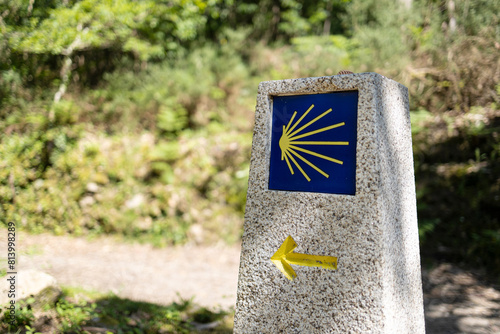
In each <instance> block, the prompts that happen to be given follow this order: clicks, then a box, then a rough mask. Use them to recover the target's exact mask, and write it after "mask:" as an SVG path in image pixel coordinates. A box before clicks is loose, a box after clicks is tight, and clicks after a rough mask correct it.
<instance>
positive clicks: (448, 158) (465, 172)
mask: <svg viewBox="0 0 500 334" xmlns="http://www.w3.org/2000/svg"><path fill="white" fill-rule="evenodd" d="M498 115H499V113H498V110H497V109H490V108H480V107H475V108H473V109H472V110H471V112H469V113H467V114H457V113H456V112H455V113H453V114H452V115H447V114H444V115H443V116H441V117H422V118H420V120H419V121H417V122H419V123H420V124H418V126H417V129H418V131H417V132H416V133H415V134H414V153H415V172H416V176H417V181H418V182H417V201H418V203H419V205H418V209H419V230H420V237H421V242H422V252H423V254H424V255H426V256H431V255H433V256H436V255H438V256H439V257H441V258H444V259H447V260H448V261H450V260H452V261H458V262H467V263H469V264H472V265H473V266H475V267H489V268H490V270H491V271H492V272H495V271H496V270H497V268H499V265H500V262H498V259H499V258H500V242H499V238H498V235H499V232H500V222H499V220H498V217H499V215H498V213H499V210H498V208H499V201H500V183H499V179H498V175H499V173H500V169H499V166H500V136H499V134H500V123H499V120H500V118H499V117H498Z"/></svg>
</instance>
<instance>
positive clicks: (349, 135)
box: [234, 73, 425, 334]
mask: <svg viewBox="0 0 500 334" xmlns="http://www.w3.org/2000/svg"><path fill="white" fill-rule="evenodd" d="M248 185H249V187H248V193H247V204H246V212H245V223H244V234H243V238H242V239H243V240H242V251H241V259H240V270H239V279H238V293H237V305H236V314H235V325H234V332H235V333H412V334H413V333H424V332H425V328H424V314H423V300H422V283H421V276H420V275H421V274H420V255H419V241H418V229H417V215H416V197H415V181H414V173H413V156H412V146H411V126H410V115H409V103H408V90H407V88H406V87H404V86H403V85H401V84H399V83H397V82H395V81H392V80H390V79H388V78H386V77H384V76H381V75H379V74H376V73H360V74H344V75H336V76H331V77H318V78H304V79H293V80H282V81H268V82H262V83H261V84H260V85H259V92H258V96H257V107H256V114H255V128H254V137H253V144H252V157H251V165H250V178H249V184H248Z"/></svg>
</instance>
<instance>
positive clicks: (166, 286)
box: [18, 235, 240, 309]
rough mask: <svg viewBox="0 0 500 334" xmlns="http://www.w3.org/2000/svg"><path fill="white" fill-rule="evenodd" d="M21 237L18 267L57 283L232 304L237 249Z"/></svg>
mask: <svg viewBox="0 0 500 334" xmlns="http://www.w3.org/2000/svg"><path fill="white" fill-rule="evenodd" d="M20 239H21V240H19V241H18V249H19V250H20V253H19V254H20V258H19V269H39V270H41V271H44V272H46V273H48V274H50V275H52V276H54V277H55V278H56V279H57V281H58V283H59V284H60V285H67V286H78V287H82V288H85V289H92V290H97V291H101V292H108V291H110V292H113V293H115V294H116V295H118V296H120V297H122V298H130V299H133V300H137V301H145V302H151V303H157V304H165V305H168V304H170V303H172V302H174V301H179V296H180V297H181V298H185V299H189V298H194V301H195V302H196V303H198V304H199V305H202V306H217V305H220V306H222V307H223V308H225V309H228V308H229V307H231V306H234V305H235V303H236V289H237V281H238V265H239V254H240V248H239V246H234V247H228V246H211V247H200V246H183V247H174V248H163V249H155V248H153V247H151V246H149V245H138V244H123V243H118V242H116V241H114V240H113V239H110V238H99V239H97V240H93V241H88V240H86V239H82V238H69V237H55V236H50V235H33V236H31V235H30V236H24V237H23V236H22V237H21V238H20Z"/></svg>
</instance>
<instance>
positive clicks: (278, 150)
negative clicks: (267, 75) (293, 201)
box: [269, 91, 358, 195]
mask: <svg viewBox="0 0 500 334" xmlns="http://www.w3.org/2000/svg"><path fill="white" fill-rule="evenodd" d="M357 110H358V92H357V91H348V92H335V93H327V94H314V95H295V96H275V97H273V116H272V122H273V126H272V138H271V140H272V142H271V163H270V173H269V174H270V175H269V189H272V190H287V191H306V192H318V193H330V194H348V195H354V194H355V193H356V138H357Z"/></svg>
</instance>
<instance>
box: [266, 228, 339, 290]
mask: <svg viewBox="0 0 500 334" xmlns="http://www.w3.org/2000/svg"><path fill="white" fill-rule="evenodd" d="M296 247H297V243H296V242H295V240H293V238H292V237H291V236H288V238H286V240H285V241H284V242H283V243H282V244H281V246H280V248H278V250H277V251H276V253H274V255H273V256H272V257H271V261H272V262H273V263H274V264H275V265H276V267H278V269H279V270H280V271H281V272H282V273H283V274H284V275H285V276H286V278H288V279H289V280H293V279H294V278H295V277H297V274H295V271H294V270H293V269H292V266H291V265H290V264H297V265H299V266H308V267H321V268H324V269H330V270H337V258H336V257H334V256H323V255H309V254H299V253H293V250H294V249H295V248H296Z"/></svg>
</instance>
